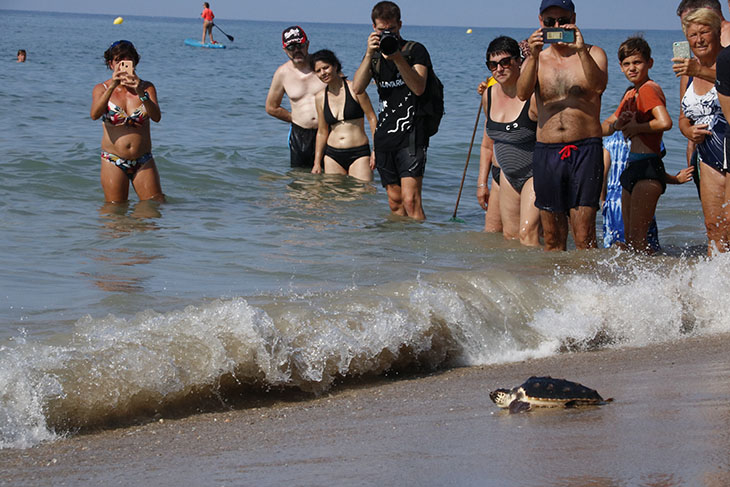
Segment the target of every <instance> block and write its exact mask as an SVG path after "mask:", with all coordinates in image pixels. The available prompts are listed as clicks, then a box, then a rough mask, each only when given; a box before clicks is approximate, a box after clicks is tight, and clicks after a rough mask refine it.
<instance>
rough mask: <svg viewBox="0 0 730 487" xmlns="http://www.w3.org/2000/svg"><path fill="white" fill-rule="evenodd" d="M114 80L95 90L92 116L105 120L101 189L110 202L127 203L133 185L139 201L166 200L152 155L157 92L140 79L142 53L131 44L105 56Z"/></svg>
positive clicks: (117, 45) (125, 43) (114, 48)
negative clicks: (152, 122) (140, 55)
mask: <svg viewBox="0 0 730 487" xmlns="http://www.w3.org/2000/svg"><path fill="white" fill-rule="evenodd" d="M104 61H105V63H106V65H107V67H108V68H109V69H110V70H111V71H112V72H113V74H112V77H111V79H108V80H106V81H104V82H103V83H99V84H97V85H96V86H94V90H93V92H92V102H91V118H92V119H93V120H97V119H99V118H101V119H102V121H103V122H104V123H103V134H102V138H101V187H102V188H103V189H104V198H105V199H106V201H107V202H114V203H117V202H123V201H126V200H127V199H128V196H129V183H130V182H131V183H132V185H133V186H134V190H135V191H136V192H137V196H139V199H140V200H150V199H154V200H158V201H164V199H165V195H164V194H163V193H162V188H161V187H160V175H159V173H158V172H157V166H156V165H155V160H154V158H153V157H152V152H151V151H152V139H151V137H150V120H153V121H155V122H159V121H160V118H161V117H162V114H161V113H160V106H159V105H158V104H157V90H156V89H155V85H153V84H152V83H150V82H149V81H143V80H141V79H139V77H138V76H137V73H136V72H135V70H134V68H135V66H137V63H138V62H139V54H138V53H137V50H136V49H135V48H134V45H133V44H132V43H131V42H129V41H124V40H121V41H117V42H115V43H113V44H112V45H111V46H109V49H107V50H106V51H105V52H104Z"/></svg>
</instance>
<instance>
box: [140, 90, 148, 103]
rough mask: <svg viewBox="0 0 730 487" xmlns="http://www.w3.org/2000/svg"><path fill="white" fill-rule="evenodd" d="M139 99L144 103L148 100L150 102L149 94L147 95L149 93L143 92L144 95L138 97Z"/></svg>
mask: <svg viewBox="0 0 730 487" xmlns="http://www.w3.org/2000/svg"><path fill="white" fill-rule="evenodd" d="M139 99H140V100H141V101H143V102H145V101H149V100H150V94H149V93H147V92H146V91H145V92H144V95H142V96H140V97H139Z"/></svg>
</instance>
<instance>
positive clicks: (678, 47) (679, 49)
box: [672, 41, 690, 58]
mask: <svg viewBox="0 0 730 487" xmlns="http://www.w3.org/2000/svg"><path fill="white" fill-rule="evenodd" d="M672 52H673V54H674V56H673V57H681V58H689V57H690V55H689V42H687V41H678V42H675V43H674V44H672Z"/></svg>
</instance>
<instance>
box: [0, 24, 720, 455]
mask: <svg viewBox="0 0 730 487" xmlns="http://www.w3.org/2000/svg"><path fill="white" fill-rule="evenodd" d="M112 20H113V18H112V16H92V15H76V14H74V15H64V14H51V13H26V12H14V11H2V15H1V16H0V30H2V32H3V36H2V37H1V38H0V52H2V53H4V54H3V57H2V59H0V103H1V104H2V107H3V109H2V114H3V115H2V117H0V134H2V135H0V172H1V173H2V177H0V244H1V245H2V249H3V252H2V253H0V276H2V278H1V279H0V447H2V448H23V447H28V446H32V445H35V444H38V442H40V441H45V440H52V439H54V438H57V437H59V436H62V435H66V434H69V433H72V432H75V431H78V430H84V429H90V428H95V427H105V426H111V425H116V424H125V423H129V422H133V421H139V420H144V419H145V418H152V417H155V415H157V414H163V415H164V414H171V415H175V414H188V413H189V412H193V411H196V410H204V409H206V408H211V407H213V408H220V407H227V406H228V405H229V404H232V403H233V402H235V401H237V400H240V399H241V398H244V399H245V397H247V395H252V394H254V393H257V392H260V391H262V390H264V391H265V390H268V389H275V390H287V389H291V390H295V391H303V392H305V393H312V394H319V393H322V392H325V391H327V390H329V389H330V388H331V387H333V386H337V387H347V384H348V383H349V382H351V381H353V380H355V379H357V378H360V377H369V376H375V375H378V374H383V373H398V372H399V371H404V370H413V369H414V368H416V369H419V368H420V369H431V368H442V367H453V366H461V365H476V364H489V363H499V362H505V361H514V360H522V359H529V358H531V357H539V356H545V355H550V354H555V353H570V351H572V350H582V349H592V348H600V347H623V346H642V345H645V344H649V343H653V342H658V341H663V340H669V339H678V338H679V339H681V338H683V337H688V336H693V335H698V334H712V333H720V332H727V331H729V330H730V325H729V324H728V320H727V319H726V318H727V316H728V313H729V311H730V309H729V307H730V304H729V303H728V301H727V300H726V299H723V297H722V296H721V293H717V292H716V289H719V288H722V287H723V285H724V284H725V282H726V276H727V275H728V272H729V271H730V259H728V258H725V257H724V256H723V257H718V258H715V259H713V260H711V261H708V260H706V259H705V258H704V246H705V236H704V229H703V223H702V214H701V209H700V204H699V201H698V199H697V195H696V191H695V188H694V186H693V185H691V184H689V185H684V186H670V187H669V189H668V191H667V193H666V194H665V196H663V197H662V199H661V200H660V203H659V209H658V211H657V219H658V222H659V229H660V240H661V243H662V245H663V247H664V253H663V254H662V255H658V256H655V257H652V258H647V257H640V256H633V255H629V254H626V253H621V252H618V251H615V250H598V251H592V252H575V251H571V252H567V253H561V254H553V253H550V254H549V253H544V252H542V251H541V250H536V249H526V248H522V247H520V246H519V245H518V244H515V243H510V242H505V241H504V240H503V239H502V237H501V235H487V234H484V233H482V232H481V229H482V226H483V211H482V210H481V209H480V208H479V206H478V204H477V202H476V199H475V197H474V194H475V190H476V188H475V179H476V174H477V169H478V145H479V140H480V138H479V137H480V135H481V129H480V133H479V134H478V136H477V140H476V142H475V145H476V147H475V148H474V152H473V154H472V158H471V162H470V165H469V170H468V176H467V182H466V185H465V189H464V194H463V195H462V199H461V203H460V205H459V211H458V215H459V217H460V218H462V219H463V220H464V223H456V222H451V221H449V220H450V217H451V215H452V213H453V211H454V204H455V201H456V195H457V192H458V189H459V182H460V180H461V175H462V171H463V169H464V164H465V160H466V154H467V151H468V148H469V141H470V138H471V134H472V129H473V126H474V121H475V117H476V115H477V109H478V107H479V97H478V96H477V95H476V86H477V84H478V83H479V81H481V80H483V79H484V78H485V77H486V76H487V72H486V68H485V66H484V52H485V50H486V45H487V44H488V42H489V41H490V40H491V39H492V38H493V37H495V36H496V35H499V34H507V35H512V36H514V37H516V38H518V39H522V38H525V37H527V36H528V35H529V34H530V31H529V29H509V28H505V29H474V32H473V34H471V35H467V34H465V29H461V28H443V27H422V26H409V25H408V24H407V17H406V18H405V19H404V20H405V21H406V22H405V25H404V28H403V34H404V36H405V37H406V38H412V39H416V40H419V41H421V42H423V43H424V44H425V45H426V47H427V48H428V49H429V51H430V53H431V56H432V60H433V63H434V66H435V69H436V72H437V73H438V75H439V76H440V78H441V79H442V81H443V82H444V84H445V86H446V112H447V113H446V116H445V118H444V121H443V122H442V126H441V130H440V131H439V133H438V134H437V135H436V136H435V137H434V138H433V139H432V141H431V147H430V150H429V162H428V166H427V172H426V177H425V180H424V189H423V197H424V208H425V211H426V214H427V216H428V220H427V221H426V222H425V223H415V222H404V221H400V220H397V219H393V218H391V217H390V215H389V210H388V205H387V198H386V195H385V192H384V191H383V189H382V188H381V187H380V185H379V182H378V179H377V176H376V181H375V182H374V183H373V184H364V183H360V182H355V181H352V180H350V179H347V178H341V177H332V176H313V175H311V174H307V173H303V172H296V171H291V170H290V169H289V167H288V166H289V160H288V148H287V146H286V137H287V131H288V128H287V126H286V124H284V123H282V122H279V121H277V120H275V119H273V118H271V117H269V116H268V115H266V113H265V111H264V100H265V97H266V93H267V91H268V87H269V83H270V80H271V75H272V74H273V72H274V70H275V69H276V67H277V66H278V65H280V64H281V63H283V62H284V61H285V60H286V58H285V55H284V53H283V52H282V51H281V49H280V47H279V46H280V33H281V30H282V29H283V28H284V27H286V26H287V25H290V24H292V23H294V21H283V22H246V21H225V22H224V21H223V20H221V27H222V28H223V29H224V30H225V31H226V32H227V33H228V34H230V35H233V36H234V37H235V42H233V43H228V44H229V45H228V48H227V49H225V50H201V49H194V48H190V47H187V46H184V45H183V40H184V39H185V38H186V37H198V36H199V35H200V31H201V26H200V23H199V21H198V20H197V19H190V20H187V19H171V18H143V17H127V18H125V21H124V23H123V24H122V25H118V26H115V25H112ZM81 25H83V29H81V28H80V26H81ZM303 27H304V29H305V30H306V31H307V33H308V34H309V36H310V38H311V50H316V49H320V48H325V47H326V48H331V49H333V50H335V51H336V52H337V54H338V55H339V57H340V58H341V60H342V61H343V65H344V71H345V72H346V73H348V74H350V75H352V74H353V73H354V71H355V69H356V68H357V65H358V64H359V60H360V59H361V57H362V54H363V52H364V47H365V42H366V38H367V35H368V33H369V31H370V28H369V26H368V24H367V18H364V19H363V24H362V25H334V24H308V25H303ZM632 33H633V32H628V31H620V30H594V31H590V30H589V31H586V32H585V35H586V38H587V39H588V40H589V41H590V42H593V43H595V44H598V45H600V46H602V47H603V48H604V49H605V50H606V52H607V53H608V56H609V60H610V81H609V87H608V90H607V91H606V94H605V95H604V107H603V112H604V116H607V115H608V114H610V113H611V112H612V111H613V110H614V109H615V107H616V105H617V104H618V101H619V99H620V97H621V94H622V93H623V91H624V89H625V88H626V87H627V82H626V81H625V79H624V78H623V76H622V75H621V73H620V71H619V69H618V61H617V59H616V57H615V53H616V49H617V47H618V44H619V43H620V42H621V41H622V40H623V39H625V38H626V37H627V36H628V35H630V34H632ZM214 35H215V36H216V37H217V39H218V40H225V38H224V36H222V35H221V34H220V32H218V31H217V30H216V31H215V32H214ZM645 36H646V38H647V40H648V41H649V42H650V44H651V45H652V47H653V48H654V51H655V52H654V58H655V60H656V62H655V67H654V69H653V70H652V77H653V78H654V79H655V80H656V81H657V82H658V83H659V84H660V85H662V86H663V88H664V90H665V93H666V94H667V97H668V102H669V110H670V113H671V114H672V115H673V116H674V117H675V122H676V115H677V114H678V110H679V108H678V100H677V98H678V83H677V81H676V79H675V78H674V76H673V73H672V71H671V65H670V61H669V59H670V58H671V44H672V42H673V41H676V40H681V39H682V33H681V31H680V30H679V29H678V30H676V31H649V32H646V33H645ZM118 39H129V40H131V41H132V42H134V43H135V45H136V46H137V48H138V50H139V52H140V54H141V62H140V64H139V66H138V73H139V74H140V76H141V77H143V78H145V79H149V80H151V81H153V82H154V83H155V85H156V87H157V90H158V93H159V99H160V105H161V108H162V113H163V116H162V121H161V123H159V124H153V127H152V138H153V153H154V154H155V159H156V160H157V164H158V167H159V170H160V175H161V180H162V187H163V190H164V192H165V193H166V194H167V197H168V201H167V202H166V203H164V204H156V203H150V202H142V203H140V202H138V201H137V200H136V197H135V196H132V197H131V200H130V202H129V203H128V204H125V205H105V204H104V202H103V195H102V191H101V187H100V184H99V181H98V179H99V165H100V161H99V150H100V149H99V145H100V139H101V126H100V124H101V122H99V121H93V120H91V119H90V117H89V107H90V103H91V90H92V87H93V86H94V85H95V84H96V83H98V82H100V81H103V80H105V79H107V78H108V77H109V73H108V71H107V70H106V68H105V66H104V63H103V59H102V54H103V51H104V50H105V49H106V47H107V46H108V45H109V44H110V43H111V42H113V41H115V40H118ZM19 48H24V49H26V50H27V51H28V62H26V63H25V64H18V63H16V62H15V56H14V53H15V52H16V51H17V49H19ZM370 95H371V98H373V100H377V95H376V93H375V92H374V90H373V91H371V93H370ZM481 120H482V122H483V118H482V119H481ZM480 126H481V125H480ZM664 141H665V144H666V147H667V150H668V156H667V158H666V159H665V163H666V165H667V168H668V171H670V172H676V171H678V170H679V169H680V168H681V167H683V165H684V147H685V140H684V139H683V137H682V136H681V134H680V133H679V130H678V129H677V128H674V129H672V131H671V132H669V133H667V134H666V136H665V139H664ZM598 224H599V234H600V217H599V223H598Z"/></svg>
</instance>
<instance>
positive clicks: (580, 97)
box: [517, 0, 608, 250]
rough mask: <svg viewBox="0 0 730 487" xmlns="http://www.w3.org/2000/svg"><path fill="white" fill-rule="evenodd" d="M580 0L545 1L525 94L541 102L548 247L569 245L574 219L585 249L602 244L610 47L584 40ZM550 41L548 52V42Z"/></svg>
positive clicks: (539, 172) (539, 168) (539, 155)
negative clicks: (604, 98) (576, 0)
mask: <svg viewBox="0 0 730 487" xmlns="http://www.w3.org/2000/svg"><path fill="white" fill-rule="evenodd" d="M575 18H576V17H575V6H574V5H573V1H572V0H542V3H541V4H540V15H539V20H540V26H541V28H540V29H538V30H536V31H535V32H534V33H533V34H532V35H531V36H530V38H529V40H528V41H529V45H530V51H531V53H532V55H531V56H529V57H528V58H527V59H526V60H525V63H524V64H523V66H522V72H521V74H520V79H519V81H518V82H517V96H519V98H520V99H521V100H527V99H529V98H530V96H531V95H532V94H533V93H535V94H536V100H537V112H538V123H537V144H536V145H535V152H534V154H533V175H534V183H535V206H537V207H538V208H539V209H540V221H541V223H542V228H543V234H544V237H545V250H565V249H566V247H567V239H568V228H569V227H568V218H569V219H570V228H571V229H572V231H573V239H574V240H575V246H576V248H578V249H587V248H594V247H596V211H597V209H598V206H599V198H600V194H601V188H602V186H603V155H602V151H603V147H602V139H601V135H602V130H601V94H602V93H603V91H604V90H605V89H606V83H607V82H608V71H607V61H606V53H605V52H604V51H603V49H601V48H600V47H597V46H591V45H588V44H586V43H585V42H584V40H583V35H582V34H581V32H580V30H579V29H578V27H576V25H575ZM545 44H548V45H549V46H550V47H549V48H547V49H545V50H543V46H544V45H545Z"/></svg>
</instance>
